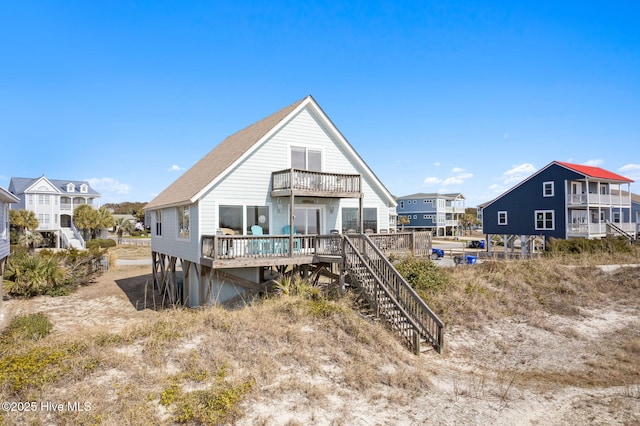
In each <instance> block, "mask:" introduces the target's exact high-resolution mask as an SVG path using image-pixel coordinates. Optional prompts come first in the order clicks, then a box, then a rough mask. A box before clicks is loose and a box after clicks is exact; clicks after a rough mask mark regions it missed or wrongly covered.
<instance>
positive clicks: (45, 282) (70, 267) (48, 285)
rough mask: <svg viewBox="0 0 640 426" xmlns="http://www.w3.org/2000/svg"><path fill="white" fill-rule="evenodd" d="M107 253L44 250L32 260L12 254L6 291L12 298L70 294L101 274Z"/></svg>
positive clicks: (98, 251) (5, 279)
mask: <svg viewBox="0 0 640 426" xmlns="http://www.w3.org/2000/svg"><path fill="white" fill-rule="evenodd" d="M104 253H105V251H102V250H99V249H92V250H88V251H80V250H77V249H74V248H71V249H69V250H66V251H59V252H53V251H51V250H41V251H40V252H39V253H37V254H35V255H33V256H30V255H28V254H27V253H13V255H12V256H11V257H10V258H9V261H8V262H7V266H6V270H5V273H4V291H5V292H6V294H8V295H9V296H13V297H26V298H29V297H34V296H39V295H49V296H60V295H65V294H69V292H70V291H72V290H73V289H75V288H76V287H77V286H79V285H84V284H87V283H89V282H90V281H91V279H92V278H93V276H94V275H95V274H96V273H99V272H100V270H101V268H100V263H101V261H102V257H103V255H104Z"/></svg>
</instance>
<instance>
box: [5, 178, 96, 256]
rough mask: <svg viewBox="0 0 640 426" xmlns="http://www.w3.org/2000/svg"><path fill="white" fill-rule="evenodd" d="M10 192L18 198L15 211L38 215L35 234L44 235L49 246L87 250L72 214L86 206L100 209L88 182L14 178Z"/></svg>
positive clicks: (94, 192) (10, 185)
mask: <svg viewBox="0 0 640 426" xmlns="http://www.w3.org/2000/svg"><path fill="white" fill-rule="evenodd" d="M9 191H10V192H11V193H12V194H14V195H15V196H17V197H18V198H19V202H18V203H17V205H16V206H14V207H13V208H15V209H25V210H30V211H32V212H34V213H35V215H36V218H37V219H38V222H39V225H38V228H37V229H36V231H38V232H40V233H41V234H42V236H43V237H44V239H45V245H46V246H48V247H55V248H59V247H62V248H67V247H75V248H84V240H83V238H82V236H81V234H80V232H78V230H77V229H76V227H75V226H74V224H73V212H74V210H75V209H76V208H77V207H78V206H80V205H83V204H88V205H90V206H92V207H93V208H95V209H97V208H99V207H100V194H99V193H98V192H96V191H95V190H93V189H92V188H91V186H90V185H89V183H88V182H85V181H77V180H57V179H47V178H46V177H45V176H41V177H39V178H19V177H12V178H11V182H10V184H9Z"/></svg>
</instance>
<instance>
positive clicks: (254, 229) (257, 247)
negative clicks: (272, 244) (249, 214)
mask: <svg viewBox="0 0 640 426" xmlns="http://www.w3.org/2000/svg"><path fill="white" fill-rule="evenodd" d="M251 234H252V235H264V233H263V231H262V226H260V225H251ZM268 245H269V242H268V241H267V240H266V239H265V240H263V239H253V240H251V254H265V253H266V252H267V249H268Z"/></svg>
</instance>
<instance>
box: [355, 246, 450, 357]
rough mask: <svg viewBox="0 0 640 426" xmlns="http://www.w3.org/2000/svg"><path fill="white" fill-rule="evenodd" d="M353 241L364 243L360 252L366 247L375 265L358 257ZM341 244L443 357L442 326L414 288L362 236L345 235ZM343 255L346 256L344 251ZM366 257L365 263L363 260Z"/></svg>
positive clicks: (361, 256)
mask: <svg viewBox="0 0 640 426" xmlns="http://www.w3.org/2000/svg"><path fill="white" fill-rule="evenodd" d="M352 239H358V240H360V241H362V242H363V247H362V251H365V250H364V249H365V248H366V247H365V244H366V246H368V248H369V249H370V250H371V251H372V252H373V254H374V256H375V257H376V259H375V260H376V261H377V262H374V259H371V256H369V255H368V254H367V253H366V252H365V253H361V250H358V248H357V247H356V246H355V244H354V242H353V241H352ZM344 241H345V243H344V244H345V245H349V246H351V248H352V249H353V250H354V251H355V252H356V253H357V255H358V257H360V258H361V259H362V261H363V263H364V264H365V266H367V268H368V269H370V270H371V272H372V276H373V277H374V278H376V279H377V280H379V281H380V283H381V286H382V288H383V289H384V291H385V292H386V293H388V294H390V296H391V298H392V299H393V300H394V301H396V302H397V303H399V304H400V305H399V307H400V308H401V311H402V312H405V313H407V314H408V319H409V320H410V322H411V323H413V324H415V326H416V327H417V330H418V331H419V332H420V334H421V335H422V336H423V337H424V338H425V339H426V340H427V341H429V342H430V343H431V345H432V346H433V347H434V348H435V350H436V351H437V352H438V353H442V350H443V343H444V340H443V335H444V323H443V322H442V320H440V318H438V316H437V315H436V314H435V313H434V312H433V311H432V310H431V308H429V306H427V304H426V303H425V302H424V300H422V298H421V297H420V296H419V295H418V294H417V293H416V291H415V290H414V289H413V287H411V286H410V285H409V283H408V282H407V281H406V280H405V279H404V277H403V276H402V275H401V274H400V273H399V272H398V271H397V270H396V268H395V267H394V266H393V264H392V263H391V262H389V260H388V259H387V258H386V257H385V256H384V254H383V253H382V251H381V250H380V249H379V248H378V247H377V246H376V245H375V244H374V243H373V242H372V241H371V239H370V238H369V237H368V236H367V235H365V234H353V235H350V236H346V235H345V236H344ZM343 253H345V255H346V250H345V249H344V248H343ZM365 257H366V260H368V261H366V260H365ZM376 264H377V265H376ZM372 267H375V268H376V271H373V268H372Z"/></svg>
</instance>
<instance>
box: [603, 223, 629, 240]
mask: <svg viewBox="0 0 640 426" xmlns="http://www.w3.org/2000/svg"><path fill="white" fill-rule="evenodd" d="M606 224H607V225H609V227H611V229H613V230H614V231H616V232H617V233H618V234H620V235H622V236H623V237H627V238H628V239H629V240H632V239H633V236H632V235H631V234H629V233H628V232H627V231H625V230H624V229H622V228H620V227H619V226H618V225H616V224H615V223H613V222H611V221H610V220H607V221H606Z"/></svg>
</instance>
